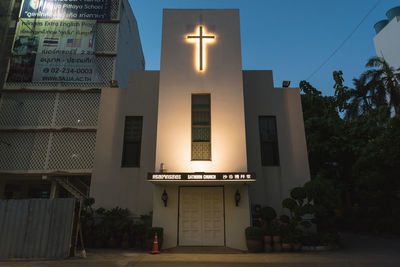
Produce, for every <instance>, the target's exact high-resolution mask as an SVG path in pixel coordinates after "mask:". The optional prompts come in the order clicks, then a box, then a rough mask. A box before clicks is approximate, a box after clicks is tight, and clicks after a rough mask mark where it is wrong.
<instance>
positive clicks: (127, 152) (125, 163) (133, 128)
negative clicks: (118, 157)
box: [121, 116, 143, 167]
mask: <svg viewBox="0 0 400 267" xmlns="http://www.w3.org/2000/svg"><path fill="white" fill-rule="evenodd" d="M142 125H143V117H141V116H129V117H125V131H124V147H123V150H122V164H121V165H122V167H139V166H140V147H141V142H142Z"/></svg>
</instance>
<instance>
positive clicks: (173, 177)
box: [147, 172, 256, 182]
mask: <svg viewBox="0 0 400 267" xmlns="http://www.w3.org/2000/svg"><path fill="white" fill-rule="evenodd" d="M147 180H148V181H242V182H255V181H256V175H255V173H249V172H229V173H221V172H219V173H198V172H195V173H149V174H148V177H147Z"/></svg>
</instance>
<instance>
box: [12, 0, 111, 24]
mask: <svg viewBox="0 0 400 267" xmlns="http://www.w3.org/2000/svg"><path fill="white" fill-rule="evenodd" d="M110 14H111V0H25V1H24V4H23V6H22V10H21V15H20V17H21V18H32V19H65V20H75V19H78V20H108V19H110Z"/></svg>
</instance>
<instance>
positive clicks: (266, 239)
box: [264, 235, 272, 252]
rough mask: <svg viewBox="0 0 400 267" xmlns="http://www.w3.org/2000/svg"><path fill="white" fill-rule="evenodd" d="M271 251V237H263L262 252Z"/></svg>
mask: <svg viewBox="0 0 400 267" xmlns="http://www.w3.org/2000/svg"><path fill="white" fill-rule="evenodd" d="M271 251H272V237H271V236H269V235H266V236H264V252H271Z"/></svg>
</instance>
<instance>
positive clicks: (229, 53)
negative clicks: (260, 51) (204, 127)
mask: <svg viewBox="0 0 400 267" xmlns="http://www.w3.org/2000/svg"><path fill="white" fill-rule="evenodd" d="M200 35H201V36H203V35H204V36H207V38H209V39H210V40H206V41H209V42H208V43H204V44H203V45H204V46H203V47H201V46H200V42H199V41H197V43H196V41H195V42H191V41H193V40H189V39H190V38H189V36H192V37H196V38H198V37H199V36H200ZM211 39H212V40H211ZM203 41H204V40H203ZM201 48H203V49H204V50H201ZM200 51H202V52H203V54H201V53H200ZM200 66H202V70H201V68H200ZM204 94H206V95H209V99H210V105H209V109H208V108H206V110H209V112H210V114H211V116H210V129H211V134H210V135H209V136H210V139H209V143H210V147H211V150H210V151H211V153H210V157H209V158H203V159H202V160H196V158H195V157H194V156H193V155H194V154H195V153H196V152H193V147H194V146H193V144H194V142H195V141H193V140H194V139H193V138H194V137H193V133H192V131H193V129H194V128H193V127H194V126H193V121H194V117H193V116H194V115H193V114H194V113H193V103H194V102H192V101H193V100H192V97H193V96H194V95H204ZM132 116H135V117H140V118H142V122H143V125H142V128H141V130H140V132H139V134H140V135H141V143H140V144H141V149H140V160H139V162H138V163H137V165H136V166H131V167H126V166H125V167H121V166H124V165H123V163H122V161H123V153H124V146H125V143H124V122H126V120H127V119H128V117H132ZM264 117H268V118H273V119H274V120H276V132H277V135H278V138H277V139H278V140H277V143H276V149H277V150H279V159H278V160H275V162H274V164H272V165H273V166H263V165H268V164H265V162H264V163H263V162H262V161H261V154H262V152H261V150H262V149H261V148H260V146H261V139H260V136H261V134H260V131H261V130H260V129H261V126H260V120H261V119H262V118H264ZM138 131H139V130H138ZM137 134H138V133H136V135H137ZM263 142H264V141H263ZM270 165H271V164H270ZM254 175H255V177H256V178H255V179H254ZM218 177H219V178H221V177H223V178H221V179H219V178H218ZM242 178H243V179H242ZM309 178H310V176H309V167H308V159H307V149H306V140H305V133H304V125H303V117H302V108H301V100H300V91H299V89H298V88H274V85H273V82H272V72H271V71H243V70H242V64H241V41H240V21H239V11H238V10H174V9H167V10H164V14H163V33H162V51H161V64H160V71H159V72H158V71H135V72H133V73H132V75H131V78H130V83H129V86H128V88H106V89H104V90H103V91H102V96H101V105H100V111H99V127H98V131H97V135H96V152H95V163H94V170H93V177H92V186H91V196H93V197H94V198H95V199H96V205H97V206H99V207H100V206H102V207H106V208H112V207H115V206H119V207H122V208H129V209H130V210H131V211H132V212H134V213H135V214H137V215H139V214H143V213H147V212H151V211H152V212H153V226H157V227H163V228H164V242H163V248H170V247H176V246H227V247H231V248H237V249H242V250H245V249H246V244H245V236H244V230H245V228H246V227H247V226H249V225H251V209H252V208H253V207H254V206H256V205H260V206H266V205H269V206H273V207H275V208H277V209H278V211H280V208H281V202H282V200H283V199H284V198H286V197H287V196H288V195H289V191H290V190H291V189H292V188H293V187H295V186H299V185H303V184H304V183H305V182H306V181H308V180H309ZM166 195H167V196H168V199H167V200H166V201H165V199H164V201H165V202H164V201H163V200H162V197H163V196H164V197H166ZM238 197H239V200H238Z"/></svg>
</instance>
